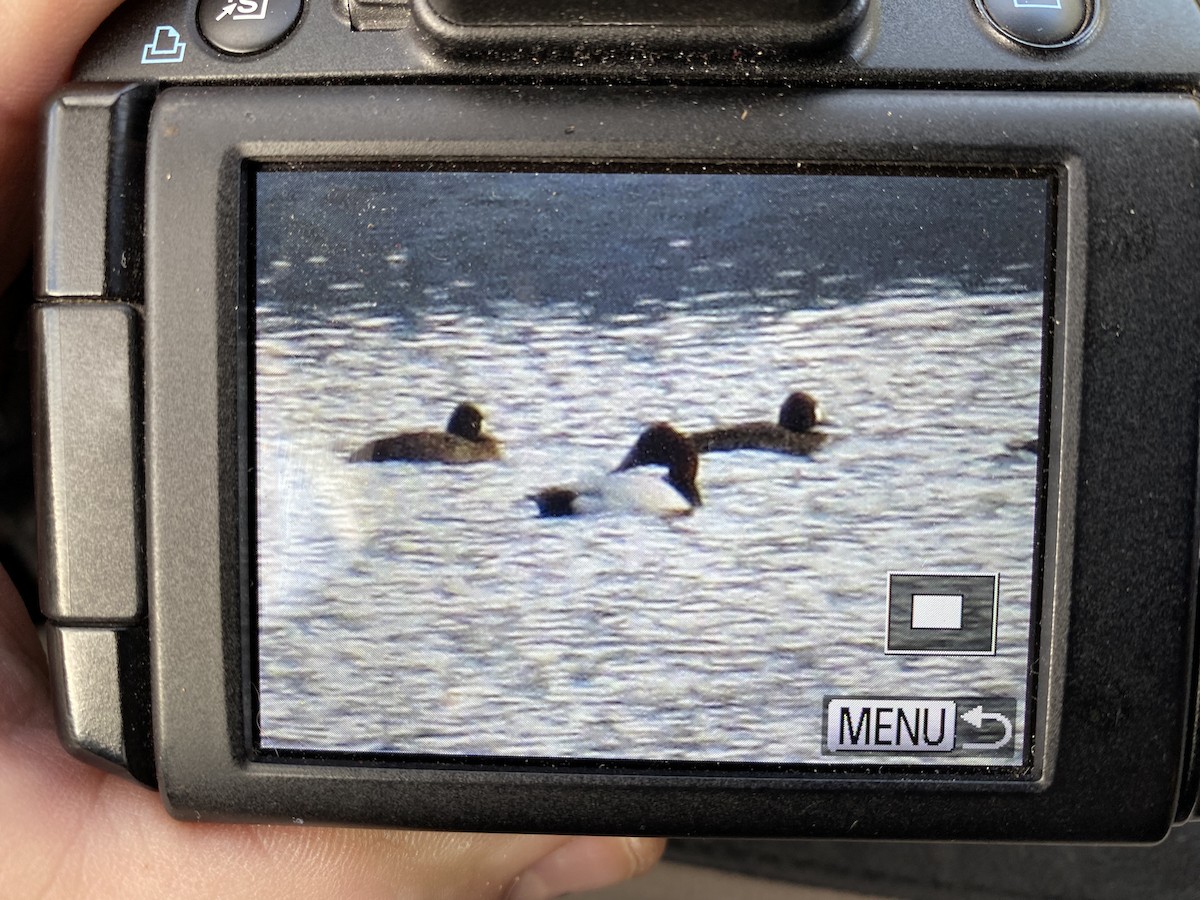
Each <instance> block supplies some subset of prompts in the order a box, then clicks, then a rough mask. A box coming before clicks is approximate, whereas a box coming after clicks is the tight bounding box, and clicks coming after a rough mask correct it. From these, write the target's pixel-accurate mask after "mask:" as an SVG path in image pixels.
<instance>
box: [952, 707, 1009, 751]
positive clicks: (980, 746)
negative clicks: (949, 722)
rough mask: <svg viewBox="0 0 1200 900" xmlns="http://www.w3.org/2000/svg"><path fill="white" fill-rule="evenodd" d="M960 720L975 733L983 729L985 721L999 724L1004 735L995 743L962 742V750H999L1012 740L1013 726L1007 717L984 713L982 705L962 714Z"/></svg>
mask: <svg viewBox="0 0 1200 900" xmlns="http://www.w3.org/2000/svg"><path fill="white" fill-rule="evenodd" d="M960 718H961V719H962V720H963V721H964V722H966V723H967V724H968V725H971V726H972V727H974V728H975V729H976V730H977V731H978V730H980V729H982V728H983V723H984V722H985V721H992V722H999V723H1000V724H1001V725H1003V726H1004V734H1003V736H1002V737H1001V738H1000V739H999V740H997V741H978V742H971V741H964V742H963V745H962V749H964V750H999V749H1000V748H1001V747H1004V746H1006V745H1007V744H1009V743H1011V741H1012V739H1013V724H1012V720H1011V719H1009V717H1008V716H1002V715H1000V713H985V712H984V711H983V704H982V703H981V704H979V705H978V706H975V707H972V708H971V709H970V710H968V711H967V712H965V713H963V714H962V716H960Z"/></svg>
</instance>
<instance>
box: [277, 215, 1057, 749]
mask: <svg viewBox="0 0 1200 900" xmlns="http://www.w3.org/2000/svg"><path fill="white" fill-rule="evenodd" d="M670 240H676V241H677V246H675V247H674V248H673V249H675V250H679V251H687V250H688V249H689V247H690V241H688V240H684V239H680V238H677V237H672V236H671V234H670V233H667V234H664V236H663V243H664V244H665V245H668V249H672V248H670V246H669V241H670ZM413 252H414V251H412V250H409V249H404V250H403V251H401V250H397V251H395V252H394V253H393V254H392V255H393V256H395V257H396V258H395V259H390V260H389V259H386V258H382V259H381V261H380V264H379V273H377V274H376V275H375V276H371V275H367V276H355V277H357V278H358V280H351V279H350V277H349V276H348V275H347V274H345V273H337V272H332V271H328V266H329V261H328V259H326V258H324V257H322V256H319V255H315V256H313V255H307V256H306V255H302V254H296V255H294V256H281V257H279V258H264V259H263V260H261V262H260V267H259V273H260V286H259V296H258V305H257V310H256V331H257V338H256V361H255V364H256V369H257V372H256V402H257V410H258V416H257V435H256V440H257V490H258V521H259V529H258V538H259V547H258V550H259V553H258V565H259V575H258V609H259V627H260V634H259V654H260V656H259V664H260V719H261V739H262V743H263V745H264V746H267V747H274V748H298V749H299V748H303V749H310V750H312V749H325V750H350V751H371V752H386V751H395V752H405V753H442V754H483V755H502V756H568V757H608V758H614V757H615V758H626V759H629V758H644V759H694V760H742V761H761V762H769V761H791V762H797V761H812V762H817V763H820V762H828V761H830V758H829V757H828V756H824V757H823V756H822V753H821V743H822V726H823V722H822V700H823V698H825V697H827V696H829V695H832V694H838V695H842V696H864V695H865V696H872V695H874V696H928V697H939V696H940V697H961V696H1010V697H1019V696H1020V695H1021V694H1022V693H1023V690H1024V684H1025V672H1026V668H1027V665H1028V661H1029V660H1028V642H1029V618H1030V602H1029V600H1030V575H1031V572H1032V569H1033V538H1034V492H1035V486H1036V460H1035V458H1034V456H1033V454H1030V453H1027V452H1023V451H1013V450H1010V449H1008V445H1009V444H1010V443H1011V442H1014V441H1023V440H1028V439H1030V438H1033V437H1035V436H1036V433H1037V421H1038V395H1039V369H1040V353H1041V321H1042V297H1041V294H1040V291H1036V292H1035V291H1031V290H1030V289H1029V287H1028V286H1027V285H1026V284H1025V283H1024V282H1025V281H1026V280H1027V279H1028V278H1029V277H1030V276H1029V272H1028V270H1029V269H1031V268H1032V269H1033V270H1034V271H1039V270H1040V269H1039V267H1040V260H1037V261H1035V262H1034V263H1032V264H1031V263H1019V264H1014V265H1013V266H1012V267H1011V269H1012V271H1011V272H1009V273H1008V274H1007V275H1003V276H996V277H992V278H989V279H984V280H983V281H984V283H982V284H979V283H976V284H970V285H965V284H964V282H963V279H962V278H961V277H958V276H954V277H951V276H946V277H909V278H904V279H897V280H893V281H892V282H890V283H887V284H879V283H868V282H867V280H866V279H865V278H859V279H857V280H856V279H855V277H854V276H853V275H849V276H844V277H843V276H828V277H827V278H826V280H825V281H824V282H822V281H821V280H820V279H817V280H816V282H815V283H813V281H812V279H809V281H808V282H806V286H805V289H804V290H803V291H801V290H799V289H798V288H794V287H789V270H788V269H787V267H776V268H774V269H772V270H771V271H769V272H765V273H762V284H761V286H754V285H751V286H750V287H748V288H745V289H741V290H737V291H731V290H728V289H722V290H714V291H705V290H704V287H703V283H702V282H703V275H704V273H703V272H701V273H693V275H695V276H696V279H697V280H698V281H700V282H701V283H700V285H699V287H698V288H696V289H695V290H692V291H691V292H689V293H684V292H682V291H681V292H679V293H678V294H677V295H675V296H671V297H651V296H643V297H640V298H636V299H634V300H633V301H632V302H630V303H629V304H627V305H626V306H624V307H622V308H621V309H619V310H609V311H606V312H605V311H602V312H599V313H598V312H597V309H596V307H595V306H594V305H592V304H590V303H589V302H588V298H587V296H586V294H585V293H583V292H581V294H580V296H579V299H578V300H577V301H572V302H565V301H546V302H526V301H522V300H517V299H511V298H509V299H505V298H500V299H497V298H495V297H488V298H487V303H486V304H485V305H484V304H481V303H480V302H479V299H478V296H477V295H478V293H479V290H480V289H479V287H478V285H477V283H476V282H474V281H472V279H471V278H470V277H467V276H464V277H462V278H459V279H454V280H451V281H443V282H441V283H439V284H437V285H435V286H433V288H430V289H426V290H425V292H424V297H425V300H424V301H423V302H422V303H420V304H414V303H412V302H403V303H401V302H388V301H386V300H381V298H382V297H383V296H385V293H384V290H383V288H382V287H381V285H383V284H385V282H386V279H391V280H392V281H393V282H394V281H396V280H397V279H403V277H404V274H403V273H404V271H405V269H406V267H410V266H411V259H410V254H411V253H413ZM719 263H720V260H708V261H706V262H704V263H703V265H708V266H709V267H710V268H711V269H712V270H713V271H719ZM398 272H399V274H397V273H398ZM801 274H804V273H799V272H797V273H796V275H797V276H799V275H801ZM714 277H715V276H714ZM372 278H375V280H374V281H373V280H372ZM847 282H849V283H847ZM851 297H852V298H853V299H852V300H851V299H848V298H851ZM796 389H805V390H808V391H810V392H811V393H813V394H815V395H816V396H817V397H818V398H820V400H821V401H822V405H823V407H824V409H825V412H826V415H827V416H828V418H830V419H831V420H832V421H833V422H834V423H836V424H834V425H830V426H828V427H827V428H826V430H827V431H828V433H829V434H830V436H831V437H830V440H829V441H828V443H827V444H826V445H825V447H824V448H822V449H821V450H820V451H819V452H818V453H816V454H815V455H814V456H813V457H811V458H807V459H805V458H794V457H786V456H779V455H774V454H769V453H763V452H756V451H742V452H736V453H725V454H711V455H707V456H705V457H703V458H702V462H701V466H700V474H699V484H700V489H701V491H702V492H703V494H704V500H705V502H704V505H703V506H702V507H701V508H699V509H698V510H697V511H696V512H695V513H694V514H693V515H691V516H688V517H684V518H678V519H670V520H662V519H658V518H655V517H651V516H644V515H637V514H609V515H602V516H595V517H588V518H576V519H540V518H538V517H537V515H536V507H535V506H534V505H533V504H532V503H531V502H530V501H529V500H528V499H527V496H528V495H529V494H530V493H531V492H533V491H536V490H537V489H539V488H541V487H545V486H548V485H554V484H562V483H569V482H571V481H572V480H573V479H576V478H579V477H584V476H588V475H595V474H598V473H603V472H605V471H608V470H610V469H611V468H612V467H613V466H614V465H615V464H616V463H617V462H618V461H619V460H620V459H621V457H622V456H623V455H624V453H625V452H626V451H627V450H628V448H629V447H630V445H631V444H632V442H633V440H634V439H635V437H636V436H637V434H638V433H639V431H640V430H641V429H642V427H643V426H645V425H646V424H648V423H651V422H654V421H658V420H669V421H671V422H672V423H674V424H675V425H676V426H678V427H680V428H682V429H685V430H698V429H702V428H706V427H711V426H714V425H718V424H727V423H730V422H736V421H744V420H761V419H771V418H773V417H774V415H775V414H776V411H777V408H778V405H779V403H780V402H781V401H782V400H783V398H784V397H785V396H786V394H787V393H788V392H789V391H792V390H796ZM460 400H472V401H474V402H476V403H478V404H479V405H480V406H481V407H482V408H483V409H484V411H485V413H486V415H487V422H486V426H485V427H486V428H488V429H489V430H490V431H491V432H492V433H493V434H495V435H496V436H497V437H498V438H499V439H500V440H502V441H503V443H504V449H505V455H504V459H503V460H502V461H499V462H494V463H482V464H476V465H469V466H447V465H441V464H414V463H403V462H391V463H380V464H351V463H349V462H348V461H347V460H348V456H349V455H350V453H351V452H352V451H353V450H354V449H355V448H356V447H358V446H359V445H361V444H362V443H363V442H365V441H367V440H369V439H371V438H374V437H379V436H382V435H386V434H389V433H394V432H396V431H400V430H408V429H417V428H441V427H442V426H444V423H445V420H446V418H447V417H448V416H449V413H450V411H451V409H452V408H453V406H454V404H455V403H456V402H458V401H460ZM890 570H904V571H948V572H999V573H1001V580H1000V602H999V625H998V642H997V646H998V651H997V653H996V655H995V656H989V657H967V658H963V657H938V656H886V655H885V654H884V652H883V636H884V627H885V619H886V589H887V573H888V571H890ZM1023 709H1024V700H1023V699H1021V700H1020V701H1019V703H1018V716H1017V730H1018V734H1017V742H1016V743H1017V746H1018V747H1020V746H1021V741H1022V739H1023V735H1022V733H1021V732H1022V727H1021V722H1022V716H1023ZM881 758H882V757H881ZM871 759H872V757H871V756H863V757H861V758H856V759H854V760H852V761H853V762H861V761H869V760H871ZM1014 759H1019V753H1018V754H1017V755H1016V756H1015V757H1014ZM839 761H841V760H839ZM891 761H895V760H894V759H892V760H891ZM902 761H905V762H907V761H909V760H907V759H906V760H902ZM958 761H959V762H962V761H963V760H958ZM988 762H990V763H992V764H995V762H996V760H995V758H992V759H990V760H988Z"/></svg>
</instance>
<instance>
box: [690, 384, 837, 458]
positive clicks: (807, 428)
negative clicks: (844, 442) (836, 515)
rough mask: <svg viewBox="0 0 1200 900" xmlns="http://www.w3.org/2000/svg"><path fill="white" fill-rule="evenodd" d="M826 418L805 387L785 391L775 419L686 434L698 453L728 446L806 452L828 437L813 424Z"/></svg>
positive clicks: (714, 450)
mask: <svg viewBox="0 0 1200 900" xmlns="http://www.w3.org/2000/svg"><path fill="white" fill-rule="evenodd" d="M824 422H825V418H824V415H823V414H822V412H821V405H820V404H819V403H818V402H817V401H816V399H815V398H814V397H813V396H812V395H811V394H808V393H806V392H804V391H795V392H793V393H791V394H789V395H788V397H787V399H786V400H784V401H783V405H782V406H780V407H779V421H778V422H743V423H741V424H738V425H728V426H726V427H724V428H713V429H710V430H708V431H696V432H693V433H692V435H691V436H690V437H689V440H690V441H691V444H692V447H693V448H694V449H695V451H696V452H697V453H714V452H722V451H727V450H769V451H771V452H774V453H787V454H790V455H792V456H808V455H810V454H811V453H812V452H813V451H815V450H817V449H819V448H820V447H821V446H822V445H823V444H824V443H825V441H826V440H827V439H828V435H826V434H825V433H824V432H823V431H817V430H815V429H816V426H817V425H820V424H823V423H824Z"/></svg>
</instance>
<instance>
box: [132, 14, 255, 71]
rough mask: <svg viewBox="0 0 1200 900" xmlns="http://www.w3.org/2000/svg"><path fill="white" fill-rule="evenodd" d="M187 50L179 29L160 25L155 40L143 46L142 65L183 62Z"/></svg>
mask: <svg viewBox="0 0 1200 900" xmlns="http://www.w3.org/2000/svg"><path fill="white" fill-rule="evenodd" d="M264 5H265V4H264ZM186 50H187V44H185V43H184V42H183V40H182V35H180V34H179V32H178V31H176V30H175V29H174V28H172V27H171V26H170V25H159V26H158V27H157V28H155V29H154V40H152V41H151V42H150V43H148V44H147V45H146V46H145V47H143V48H142V65H143V66H148V65H150V64H151V63H177V62H183V54H184V51H186Z"/></svg>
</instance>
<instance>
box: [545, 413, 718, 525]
mask: <svg viewBox="0 0 1200 900" xmlns="http://www.w3.org/2000/svg"><path fill="white" fill-rule="evenodd" d="M642 466H666V467H667V474H666V475H665V476H663V477H659V476H658V475H656V474H654V473H650V472H639V471H633V470H634V469H638V468H640V467H642ZM698 467H699V459H698V458H697V456H696V451H695V450H694V449H693V448H692V446H691V444H690V443H689V441H688V439H687V438H686V437H684V436H683V435H682V434H680V433H679V432H678V431H676V430H675V429H674V428H672V427H671V426H670V425H668V424H666V423H664V422H660V423H659V424H657V425H652V426H650V427H649V428H647V429H646V430H645V431H643V432H642V434H641V435H640V436H639V437H638V439H637V442H636V443H635V444H634V445H633V449H631V450H630V451H629V453H628V454H626V456H625V458H624V459H623V460H621V463H620V465H618V466H617V467H616V469H614V470H613V471H612V472H610V473H609V474H608V475H605V476H604V477H602V478H599V479H596V480H595V481H592V482H589V483H585V484H578V485H573V486H570V487H551V488H546V489H545V490H542V491H539V492H538V493H536V494H533V495H531V496H530V499H531V500H533V501H534V502H535V503H536V504H537V507H538V514H539V515H541V516H544V517H557V516H574V515H583V514H590V513H596V512H606V511H618V510H624V511H627V512H640V513H650V514H653V515H659V516H678V515H686V514H687V513H690V512H691V511H692V510H693V509H695V508H696V507H697V506H700V504H701V500H700V491H699V489H698V488H697V487H696V472H697V469H698Z"/></svg>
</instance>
